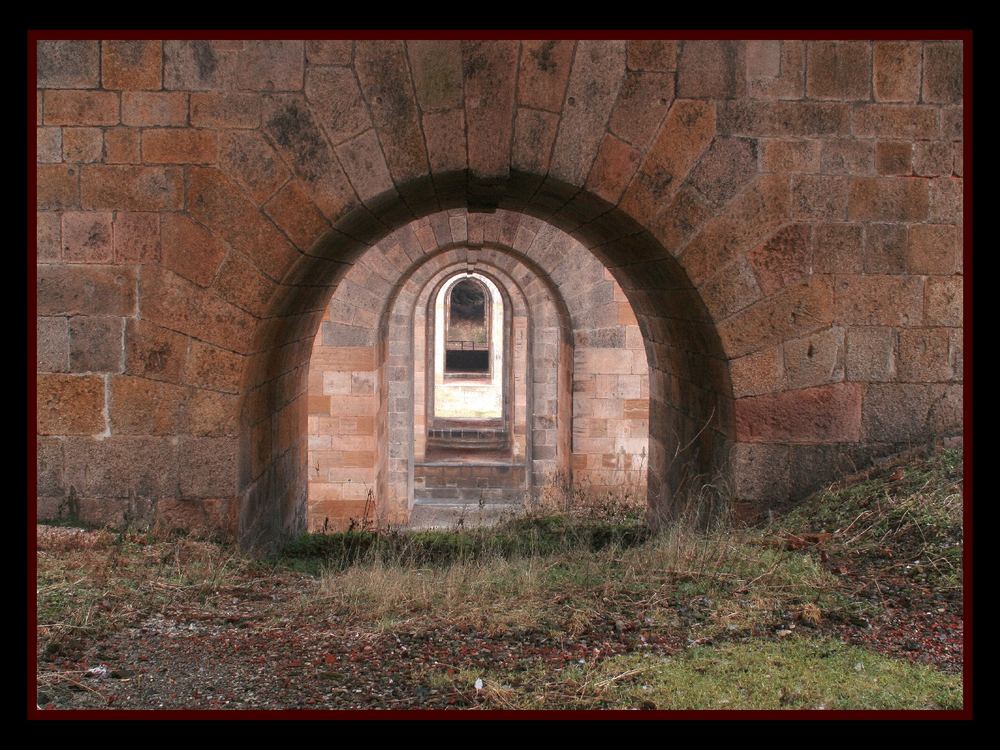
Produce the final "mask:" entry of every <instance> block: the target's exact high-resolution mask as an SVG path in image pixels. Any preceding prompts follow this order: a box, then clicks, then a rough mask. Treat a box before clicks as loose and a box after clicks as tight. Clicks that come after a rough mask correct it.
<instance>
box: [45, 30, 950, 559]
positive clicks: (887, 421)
mask: <svg viewBox="0 0 1000 750" xmlns="http://www.w3.org/2000/svg"><path fill="white" fill-rule="evenodd" d="M37 61H38V69H37V70H38V77H37V85H38V90H37V107H36V111H35V116H36V118H37V124H38V130H37V131H36V132H37V147H38V166H37V208H38V213H37V232H38V241H37V262H38V265H37V313H38V318H39V321H38V360H37V362H38V377H37V394H38V396H37V427H38V441H37V446H38V496H39V497H38V507H39V513H41V514H43V515H48V514H52V513H55V512H57V511H58V509H59V508H60V507H62V508H63V509H67V508H69V509H75V511H76V512H79V513H80V514H82V515H84V516H85V517H89V518H91V519H94V520H100V519H106V520H121V519H122V518H123V517H128V518H134V519H140V520H142V519H145V520H149V519H152V518H157V517H158V518H162V519H164V520H165V521H166V522H170V523H179V524H186V525H222V526H223V527H226V528H229V529H231V530H232V531H234V532H235V533H236V534H237V535H238V537H239V538H240V539H241V541H242V543H243V544H244V545H245V546H247V547H250V548H267V547H269V546H272V545H273V544H275V543H277V542H278V541H279V540H280V539H281V538H282V536H283V535H286V534H289V533H293V532H295V531H297V530H300V529H302V528H304V526H305V508H306V494H307V486H308V448H307V438H306V435H307V419H308V393H307V391H308V370H309V359H310V354H311V351H312V344H313V341H314V338H315V335H316V331H317V329H318V327H319V324H320V322H321V319H322V316H323V314H324V311H325V310H326V307H327V304H328V303H329V300H330V297H331V294H332V291H333V289H334V288H335V287H336V286H337V283H338V282H339V280H340V279H342V278H343V277H344V275H345V274H346V272H347V271H348V270H349V269H350V267H351V263H352V262H353V261H354V260H356V259H357V258H358V257H360V256H361V255H363V254H364V252H365V251H366V250H367V249H368V248H370V247H371V246H373V245H375V244H377V243H378V242H379V241H381V240H382V239H383V238H385V237H386V236H387V235H389V234H391V233H392V232H393V231H396V230H397V229H398V228H399V227H402V226H404V225H406V224H407V223H410V222H412V221H414V220H419V219H421V218H422V217H425V216H428V215H431V214H434V213H436V212H439V211H441V210H447V209H454V208H461V207H467V208H468V209H470V210H471V211H473V212H483V211H486V212H489V211H493V210H496V209H497V208H499V209H504V210H507V211H509V212H512V213H518V214H523V215H528V216H531V217H534V218H536V219H538V220H540V221H543V222H545V223H547V224H548V225H552V226H554V227H558V228H559V229H560V230H561V231H563V232H566V233H567V234H569V235H571V236H572V237H573V238H574V239H575V240H577V241H578V242H580V243H581V244H582V245H583V246H585V247H587V248H588V249H589V250H590V251H591V252H593V253H594V254H595V255H596V257H598V258H599V259H600V260H601V262H602V263H604V265H605V266H606V267H607V268H608V270H609V272H610V273H611V274H612V275H613V276H614V278H615V279H616V281H617V282H618V284H619V286H620V287H621V289H622V291H623V293H624V295H625V296H626V297H627V299H628V301H629V303H630V305H631V307H632V309H633V310H634V312H635V316H636V319H637V321H638V324H639V328H640V330H641V332H642V335H643V339H644V343H645V348H646V354H647V360H648V364H649V406H650V411H649V431H650V436H649V454H650V455H649V469H650V471H649V502H650V507H651V510H652V511H653V518H654V520H657V519H658V518H660V517H662V516H664V515H667V516H668V515H669V513H670V510H671V508H672V507H674V505H675V503H674V498H676V496H677V494H678V493H679V492H683V490H684V487H685V486H690V485H691V484H692V483H694V484H695V486H696V485H697V484H698V483H700V482H701V481H703V479H704V478H706V477H711V476H714V475H716V474H718V473H720V472H721V473H722V474H723V475H724V476H726V477H728V478H729V480H730V481H731V483H732V485H733V487H734V488H735V494H736V497H737V498H738V499H739V500H740V501H742V502H744V503H746V504H747V506H748V507H750V508H758V509H759V508H761V507H765V506H766V505H767V503H769V502H772V501H774V500H777V499H785V498H788V497H796V496H800V495H801V494H802V493H804V492H805V491H807V490H808V489H809V488H811V487H812V486H815V485H816V484H817V483H819V482H821V481H823V480H824V479H825V478H827V477H829V476H832V475H833V474H834V473H835V472H837V471H839V470H840V469H841V468H842V467H843V465H844V464H845V463H849V462H856V463H863V462H864V461H866V460H868V459H870V458H871V457H872V456H873V455H874V454H877V453H879V452H882V451H888V450H892V449H894V448H895V447H898V446H900V445H904V444H907V443H910V442H913V441H923V440H927V439H929V438H931V437H933V436H934V435H938V434H941V433H947V432H956V431H958V430H960V427H961V403H962V384H961V380H962V357H961V353H962V346H961V331H962V313H961V311H962V304H961V298H962V253H961V247H962V196H963V187H962V185H963V182H962V174H963V165H962V147H961V145H962V137H963V125H962V123H963V97H962V93H963V92H962V45H961V43H959V42H953V41H901V42H894V41H887V42H866V41H848V42H837V41H811V42H800V41H795V40H789V41H756V42H742V41H700V40H689V41H679V42H674V41H663V42H657V41H628V42H626V41H609V40H590V41H580V42H572V41H549V42H546V41H525V42H516V41H489V42H458V41H455V42H451V41H435V42H401V41H358V42H350V41H330V42H317V41H311V42H297V41H246V42H241V41H163V42H160V41H150V42H120V41H105V42H98V41H42V42H40V43H39V44H38V47H37Z"/></svg>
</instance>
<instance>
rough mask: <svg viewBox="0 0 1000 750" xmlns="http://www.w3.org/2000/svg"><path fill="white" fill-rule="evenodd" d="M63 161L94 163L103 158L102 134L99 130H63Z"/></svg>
mask: <svg viewBox="0 0 1000 750" xmlns="http://www.w3.org/2000/svg"><path fill="white" fill-rule="evenodd" d="M62 131H63V136H62V149H63V161H67V162H78V163H86V162H95V161H101V159H103V158H104V134H103V133H102V132H101V130H100V128H63V129H62Z"/></svg>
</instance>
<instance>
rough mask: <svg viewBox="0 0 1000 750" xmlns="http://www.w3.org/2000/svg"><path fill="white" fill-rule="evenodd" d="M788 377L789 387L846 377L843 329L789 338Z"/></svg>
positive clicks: (819, 383)
mask: <svg viewBox="0 0 1000 750" xmlns="http://www.w3.org/2000/svg"><path fill="white" fill-rule="evenodd" d="M784 354H785V377H786V379H787V387H788V388H807V387H809V386H815V385H825V384H827V383H839V382H840V381H842V380H843V379H844V358H845V357H844V329H843V328H840V327H838V326H833V327H831V328H828V329H827V330H825V331H820V332H818V333H814V334H811V335H809V336H805V337H803V338H800V339H793V340H791V341H786V342H785V344H784Z"/></svg>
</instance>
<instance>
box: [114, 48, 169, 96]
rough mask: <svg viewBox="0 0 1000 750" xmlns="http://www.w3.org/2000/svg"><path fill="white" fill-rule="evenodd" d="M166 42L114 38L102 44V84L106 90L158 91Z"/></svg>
mask: <svg viewBox="0 0 1000 750" xmlns="http://www.w3.org/2000/svg"><path fill="white" fill-rule="evenodd" d="M162 69H163V43H162V42H160V41H154V40H150V41H139V40H134V39H113V40H105V41H104V42H102V43H101V82H102V84H103V86H104V88H106V89H158V88H160V84H161V82H162V73H163V70H162Z"/></svg>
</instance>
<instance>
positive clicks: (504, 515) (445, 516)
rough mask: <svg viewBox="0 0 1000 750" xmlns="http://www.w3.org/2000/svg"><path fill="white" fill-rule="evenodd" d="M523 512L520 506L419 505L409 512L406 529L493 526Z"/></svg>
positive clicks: (492, 504)
mask: <svg viewBox="0 0 1000 750" xmlns="http://www.w3.org/2000/svg"><path fill="white" fill-rule="evenodd" d="M523 512H524V506H523V505H520V504H516V505H515V504H507V503H503V504H496V503H490V504H487V505H483V506H480V505H478V504H475V505H473V504H458V503H455V504H450V503H449V504H434V503H419V504H416V505H414V506H413V509H412V510H411V511H410V521H409V523H407V524H406V527H405V528H407V529H414V530H417V529H454V528H457V527H461V528H472V527H476V526H493V525H495V524H497V523H499V522H501V521H504V520H507V519H508V518H513V517H515V516H518V515H520V514H521V513H523Z"/></svg>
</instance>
